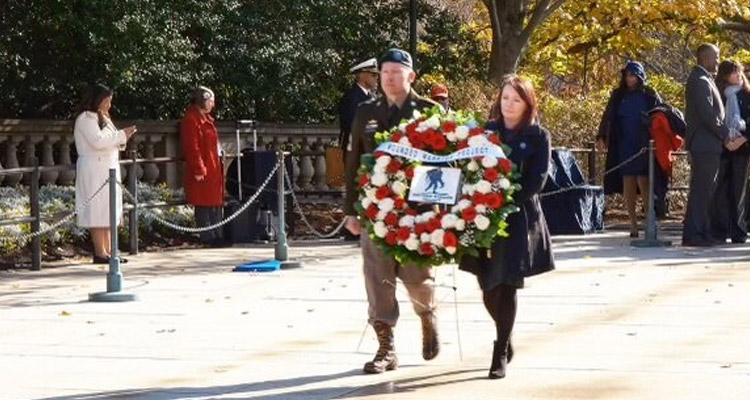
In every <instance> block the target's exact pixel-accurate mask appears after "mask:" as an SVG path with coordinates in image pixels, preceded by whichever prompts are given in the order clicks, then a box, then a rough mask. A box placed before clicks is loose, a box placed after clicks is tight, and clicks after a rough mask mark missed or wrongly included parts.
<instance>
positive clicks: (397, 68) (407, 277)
mask: <svg viewBox="0 0 750 400" xmlns="http://www.w3.org/2000/svg"><path fill="white" fill-rule="evenodd" d="M378 67H379V68H380V74H381V87H382V88H383V93H384V95H385V96H384V97H383V98H379V99H376V100H370V101H367V102H365V103H363V104H362V105H361V106H360V107H359V108H358V109H357V113H356V115H355V117H354V123H353V124H352V141H351V146H350V150H349V152H348V154H347V157H346V201H345V202H344V212H345V214H346V215H347V216H346V225H345V226H346V229H347V230H349V232H351V233H352V234H354V235H358V234H359V233H360V230H361V225H360V222H359V219H358V218H357V212H356V209H355V203H356V202H358V201H359V196H358V187H359V185H358V182H357V170H358V169H359V166H360V156H362V155H363V154H367V153H373V152H374V151H375V147H376V143H375V133H376V132H382V131H386V130H389V129H391V128H392V127H394V126H397V125H398V124H399V122H401V120H402V119H406V120H409V119H411V118H412V116H413V114H414V111H421V110H424V109H425V108H432V107H434V106H436V105H438V104H437V103H435V102H433V101H431V100H428V99H425V98H423V97H419V96H417V94H416V93H414V90H412V89H411V84H412V82H414V79H415V78H416V74H415V73H414V70H413V69H412V61H411V55H410V54H409V53H407V52H405V51H403V50H400V49H391V50H388V51H387V52H386V53H385V54H384V55H383V56H382V57H381V58H380V60H379V62H378ZM360 236H361V239H360V246H361V247H362V259H363V264H364V265H363V270H364V275H365V288H366V290H367V302H368V304H369V307H368V317H369V318H368V320H369V322H370V324H372V326H373V328H374V329H375V333H376V334H377V337H378V342H379V344H380V347H379V348H378V351H377V353H376V354H375V358H374V359H373V360H372V361H369V362H367V363H366V364H365V366H364V371H365V372H366V373H371V374H376V373H382V372H385V371H389V370H393V369H396V367H397V366H398V359H397V357H396V350H395V348H394V339H393V327H394V326H395V325H396V321H398V316H399V311H398V301H397V300H396V277H398V278H400V279H401V281H402V282H404V286H406V289H407V291H408V292H409V297H410V298H411V300H412V305H413V307H414V311H416V313H417V314H418V315H419V317H420V319H421V321H422V358H424V359H425V360H431V359H433V358H435V357H436V356H437V354H438V352H439V351H440V347H439V341H438V334H437V316H436V314H435V307H436V303H435V295H434V294H435V293H434V288H433V282H432V281H433V280H434V279H433V277H432V268H427V267H424V268H421V267H418V266H416V265H400V264H399V263H398V262H397V261H396V260H395V259H394V258H392V257H390V256H387V255H386V254H385V253H384V252H383V250H381V249H380V248H378V247H377V246H376V245H375V243H374V242H373V241H372V240H371V239H370V238H369V236H368V234H367V232H363V233H362V235H360Z"/></svg>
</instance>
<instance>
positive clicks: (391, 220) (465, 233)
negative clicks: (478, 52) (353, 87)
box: [356, 107, 520, 266]
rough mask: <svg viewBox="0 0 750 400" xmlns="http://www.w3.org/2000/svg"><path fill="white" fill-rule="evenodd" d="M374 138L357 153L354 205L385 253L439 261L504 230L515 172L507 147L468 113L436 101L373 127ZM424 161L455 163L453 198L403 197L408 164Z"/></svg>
mask: <svg viewBox="0 0 750 400" xmlns="http://www.w3.org/2000/svg"><path fill="white" fill-rule="evenodd" d="M375 139H376V143H377V144H378V148H377V150H376V151H375V152H374V153H373V154H372V155H371V156H365V157H363V163H362V167H361V168H360V170H359V188H360V197H359V202H358V203H357V204H356V207H357V210H358V212H359V214H360V216H361V219H362V221H363V226H364V228H365V229H366V230H367V232H368V233H369V234H370V237H372V239H373V240H374V242H375V243H376V244H377V245H379V246H380V247H381V248H382V249H383V250H384V251H385V252H386V254H389V255H391V256H393V257H394V258H395V259H396V260H398V261H399V262H400V263H402V264H405V263H414V264H417V265H421V266H425V265H440V264H445V263H449V262H454V261H458V260H460V259H461V257H462V256H463V255H466V254H469V255H473V256H477V255H478V254H479V250H480V249H488V248H490V246H491V245H492V243H493V241H494V240H495V238H496V237H498V236H501V237H507V236H508V233H507V232H506V230H505V229H506V227H507V223H506V222H505V220H506V218H507V216H508V215H509V214H511V213H513V212H516V211H518V207H517V206H516V205H514V204H513V193H514V192H515V191H517V190H519V188H520V185H519V184H518V183H515V182H517V179H518V175H519V174H518V172H517V168H516V166H515V165H514V164H513V163H512V162H511V161H510V160H509V159H508V158H507V157H505V154H508V152H509V151H510V149H509V148H508V147H507V146H505V145H504V144H502V143H501V141H500V136H499V135H498V133H497V132H492V131H488V130H486V129H485V128H484V124H483V123H482V122H481V121H480V120H479V118H477V116H476V115H475V114H474V113H471V112H466V111H449V112H442V111H441V110H440V109H439V108H437V107H435V108H432V109H427V110H424V111H423V112H422V113H419V112H415V113H414V117H413V118H412V119H411V120H409V121H406V120H404V121H401V123H400V124H399V125H398V126H396V127H394V128H393V129H391V130H390V131H388V132H378V133H376V135H375ZM394 149H397V150H398V151H394ZM404 149H407V150H410V149H415V150H421V152H420V151H414V152H411V153H419V154H422V155H427V158H425V157H413V155H414V154H410V155H411V156H412V157H406V156H404V154H409V153H410V151H404ZM465 149H466V150H465ZM498 150H502V151H499V152H498ZM470 154H473V156H467V155H470ZM476 154H486V155H476ZM441 156H442V157H441ZM429 159H437V160H443V161H445V160H449V162H447V163H446V162H443V164H448V165H449V166H451V167H454V168H459V169H460V171H461V176H462V179H461V180H462V185H461V187H460V192H459V193H458V197H457V202H456V203H455V204H452V205H447V206H446V205H442V206H435V205H432V204H424V203H414V202H409V201H407V199H408V198H409V188H410V184H411V181H412V178H413V177H414V174H415V169H416V168H417V167H418V166H420V165H422V164H427V163H425V162H424V160H429Z"/></svg>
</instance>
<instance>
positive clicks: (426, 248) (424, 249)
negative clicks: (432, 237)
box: [419, 243, 435, 256]
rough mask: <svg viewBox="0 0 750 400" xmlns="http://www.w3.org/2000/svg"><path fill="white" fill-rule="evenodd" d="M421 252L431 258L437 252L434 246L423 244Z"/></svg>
mask: <svg viewBox="0 0 750 400" xmlns="http://www.w3.org/2000/svg"><path fill="white" fill-rule="evenodd" d="M419 252H420V253H422V254H423V255H425V256H431V255H433V254H435V250H434V249H433V248H432V245H430V244H429V243H422V244H421V245H420V246H419Z"/></svg>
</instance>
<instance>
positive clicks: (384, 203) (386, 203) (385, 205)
mask: <svg viewBox="0 0 750 400" xmlns="http://www.w3.org/2000/svg"><path fill="white" fill-rule="evenodd" d="M394 205H395V203H394V201H393V199H392V198H390V197H386V198H384V199H382V200H380V203H378V208H379V209H380V211H384V212H386V213H388V212H390V211H391V210H393V207H394Z"/></svg>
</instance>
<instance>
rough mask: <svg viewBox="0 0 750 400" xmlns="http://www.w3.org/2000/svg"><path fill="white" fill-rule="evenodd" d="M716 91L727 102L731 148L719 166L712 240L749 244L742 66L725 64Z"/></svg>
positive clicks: (749, 155) (748, 104) (746, 93)
mask: <svg viewBox="0 0 750 400" xmlns="http://www.w3.org/2000/svg"><path fill="white" fill-rule="evenodd" d="M716 87H717V88H718V89H719V93H720V94H721V98H722V99H723V101H724V105H725V109H726V115H725V116H724V122H725V123H726V125H727V128H729V137H730V139H734V144H733V145H732V146H729V147H727V146H725V147H724V150H723V152H722V153H721V158H720V163H719V176H718V177H717V178H716V180H717V187H716V193H714V198H713V206H712V207H711V236H712V237H713V238H716V239H719V240H724V241H726V239H731V241H732V243H745V242H746V241H747V225H746V222H745V208H746V205H745V203H746V202H747V200H746V196H745V195H746V192H747V178H748V167H749V166H750V146H749V145H748V143H747V139H748V137H749V136H748V134H749V133H750V132H749V131H750V129H748V128H750V85H749V84H748V82H747V79H746V77H745V75H744V73H743V68H742V64H740V63H738V62H735V61H728V60H727V61H722V62H721V64H719V72H718V74H717V75H716Z"/></svg>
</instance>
